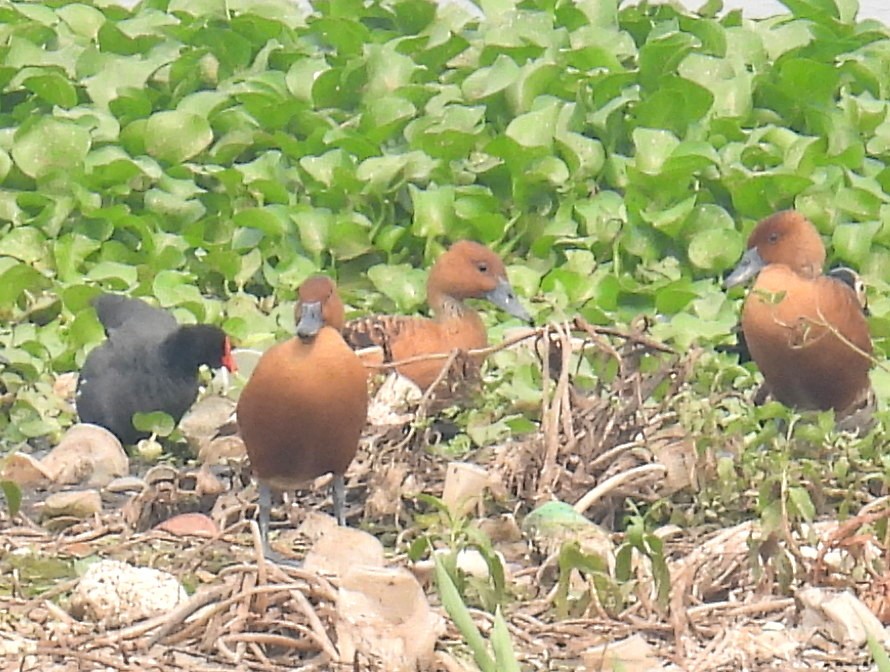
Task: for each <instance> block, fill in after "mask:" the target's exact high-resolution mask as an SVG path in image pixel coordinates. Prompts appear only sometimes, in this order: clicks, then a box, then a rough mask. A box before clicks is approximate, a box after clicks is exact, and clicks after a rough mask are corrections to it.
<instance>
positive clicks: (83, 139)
mask: <svg viewBox="0 0 890 672" xmlns="http://www.w3.org/2000/svg"><path fill="white" fill-rule="evenodd" d="M89 150H90V133H89V131H87V130H86V129H85V128H82V127H81V126H78V125H77V124H75V123H71V122H66V121H60V120H57V119H54V118H52V117H44V118H43V119H40V120H39V121H37V122H36V123H35V124H34V125H32V126H30V127H29V128H28V129H27V130H26V131H24V132H22V133H20V134H19V135H17V136H16V138H15V141H14V144H13V146H12V158H13V160H14V161H15V163H16V165H17V166H18V167H19V169H20V170H21V171H22V172H23V173H24V174H25V175H27V176H28V177H33V178H41V177H44V176H46V175H49V174H50V173H53V172H55V171H71V170H74V169H76V168H78V167H79V166H80V165H81V164H82V162H83V160H84V158H85V157H86V155H87V152H89Z"/></svg>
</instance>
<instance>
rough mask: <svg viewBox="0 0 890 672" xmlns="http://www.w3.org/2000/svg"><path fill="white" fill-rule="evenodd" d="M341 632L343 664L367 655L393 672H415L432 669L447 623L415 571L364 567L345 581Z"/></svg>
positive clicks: (338, 626)
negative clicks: (357, 656) (431, 602)
mask: <svg viewBox="0 0 890 672" xmlns="http://www.w3.org/2000/svg"><path fill="white" fill-rule="evenodd" d="M336 631H337V648H338V649H339V650H340V655H341V660H342V661H353V660H355V659H356V653H361V654H362V655H364V656H368V657H371V658H374V659H377V660H379V661H385V669H386V670H390V671H391V672H403V671H404V672H408V671H409V670H410V671H411V672H414V671H415V670H417V669H418V668H420V669H427V668H429V667H431V665H432V662H433V656H434V650H433V649H434V647H435V645H436V640H437V639H438V638H439V636H440V635H441V634H443V633H444V632H445V622H444V621H443V620H442V618H441V617H440V616H438V615H437V614H436V613H435V612H433V611H432V610H431V609H430V606H429V603H428V602H427V599H426V595H424V593H423V589H422V588H421V587H420V584H419V583H418V582H417V579H415V578H414V576H413V575H412V574H411V573H410V572H409V571H407V570H405V569H402V568H398V569H390V568H382V567H367V566H358V567H353V568H352V569H350V570H349V571H348V572H347V573H346V574H345V575H344V576H343V577H342V579H341V582H340V589H339V591H338V595H337V623H336Z"/></svg>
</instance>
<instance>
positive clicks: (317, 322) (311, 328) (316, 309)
mask: <svg viewBox="0 0 890 672" xmlns="http://www.w3.org/2000/svg"><path fill="white" fill-rule="evenodd" d="M323 326H324V315H323V310H322V305H321V301H313V302H312V303H306V302H303V303H301V304H300V319H299V321H298V322H297V336H299V337H300V338H312V337H313V336H315V334H317V333H318V332H319V330H320V329H321V328H322V327H323Z"/></svg>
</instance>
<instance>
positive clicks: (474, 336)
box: [343, 240, 530, 390]
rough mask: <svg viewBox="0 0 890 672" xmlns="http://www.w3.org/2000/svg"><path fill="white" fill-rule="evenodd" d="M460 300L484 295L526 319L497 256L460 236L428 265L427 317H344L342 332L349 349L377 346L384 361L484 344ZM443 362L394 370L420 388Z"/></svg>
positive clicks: (475, 317) (477, 323) (481, 328)
mask: <svg viewBox="0 0 890 672" xmlns="http://www.w3.org/2000/svg"><path fill="white" fill-rule="evenodd" d="M465 299H487V300H489V301H491V302H492V303H493V304H495V305H496V306H498V307H499V308H501V309H502V310H504V311H506V312H507V313H509V314H510V315H513V316H514V317H518V318H519V319H521V320H523V321H525V322H528V321H529V320H530V318H529V314H528V312H526V310H525V308H523V306H522V304H520V303H519V300H518V299H517V298H516V295H515V294H514V293H513V288H512V287H511V286H510V283H509V281H508V280H507V272H506V269H505V267H504V262H503V261H501V258H500V257H498V255H496V254H495V253H494V252H492V251H491V250H490V249H489V248H487V247H486V246H485V245H482V244H480V243H476V242H472V241H469V240H461V241H458V242H456V243H454V245H452V246H451V248H450V249H449V250H448V251H447V252H445V253H444V254H443V255H442V256H441V257H439V259H438V260H437V261H436V263H435V264H434V265H433V267H432V269H431V270H430V275H429V279H428V280H427V303H428V304H429V306H430V309H431V311H432V313H433V318H432V319H429V318H424V317H408V316H404V315H373V316H370V317H365V318H360V319H357V320H352V321H350V322H349V323H348V324H347V325H346V327H345V328H344V331H343V337H344V338H345V339H346V342H347V343H349V344H350V345H351V346H352V347H354V348H362V347H367V346H371V345H377V346H380V347H381V348H382V349H383V353H384V360H385V361H399V360H402V359H406V358H408V357H414V356H417V355H426V354H432V353H449V352H451V351H452V350H454V349H460V350H473V349H477V348H484V347H485V346H486V345H488V334H487V333H486V330H485V324H484V323H483V322H482V318H481V317H480V316H479V314H478V313H477V312H476V311H475V310H473V309H472V308H471V307H470V306H468V305H467V304H466V303H464V300H465ZM444 363H445V362H444V360H442V359H437V360H428V361H421V362H414V363H411V364H405V365H403V366H400V367H398V371H399V373H401V374H402V375H403V376H405V377H406V378H409V379H410V380H412V381H414V383H416V384H417V385H418V386H419V387H420V388H421V389H423V390H426V389H427V388H428V387H429V386H430V385H432V384H433V382H434V381H435V380H436V377H437V376H438V375H439V373H440V371H441V370H442V367H443V365H444ZM478 363H479V362H478V361H477V362H476V366H478Z"/></svg>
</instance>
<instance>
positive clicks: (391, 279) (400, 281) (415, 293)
mask: <svg viewBox="0 0 890 672" xmlns="http://www.w3.org/2000/svg"><path fill="white" fill-rule="evenodd" d="M426 277H427V276H426V273H425V272H424V271H421V270H420V269H417V268H414V267H413V266H409V265H408V264H398V265H389V264H378V265H377V266H372V267H371V268H369V269H368V279H369V280H370V281H371V282H372V283H373V284H374V287H376V288H377V291H378V292H380V293H381V294H384V295H385V296H387V297H389V298H390V299H392V301H393V302H394V303H395V304H396V307H397V308H398V312H400V313H413V312H415V311H416V310H417V309H418V308H420V306H421V305H423V302H424V301H425V300H426Z"/></svg>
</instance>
